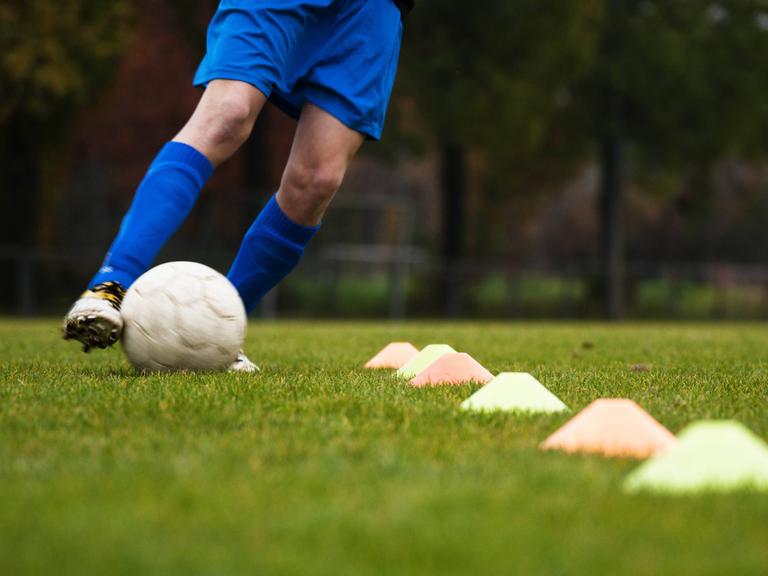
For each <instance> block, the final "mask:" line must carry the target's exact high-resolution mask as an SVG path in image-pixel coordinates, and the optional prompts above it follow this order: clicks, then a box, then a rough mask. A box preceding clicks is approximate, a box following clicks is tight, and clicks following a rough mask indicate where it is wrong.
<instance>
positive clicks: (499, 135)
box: [401, 0, 603, 313]
mask: <svg viewBox="0 0 768 576" xmlns="http://www.w3.org/2000/svg"><path fill="white" fill-rule="evenodd" d="M602 18H603V6H602V2H601V1H599V0H584V1H582V2H571V1H569V0H552V1H549V2H537V1H536V0H520V1H515V2H510V1H508V0H477V1H476V2H474V3H473V4H472V5H471V6H468V5H467V3H466V2H462V1H457V0H422V1H420V2H419V4H418V6H417V10H416V11H414V13H413V15H412V18H411V19H409V21H408V22H407V23H406V37H407V40H406V47H405V50H404V51H403V58H402V80H401V86H402V87H403V90H404V91H405V92H407V93H409V94H412V95H413V97H414V99H415V100H416V102H417V104H418V106H419V110H420V114H421V116H422V117H423V118H424V120H425V121H426V123H427V125H428V126H429V129H430V132H431V133H432V134H433V135H434V137H435V138H436V140H437V142H438V149H439V150H440V154H441V158H442V163H443V166H444V168H443V170H442V175H443V176H442V179H443V185H442V187H443V214H444V216H443V231H442V242H443V245H442V250H441V255H442V262H443V269H444V271H445V277H444V281H443V286H444V287H445V289H446V293H445V295H444V302H445V303H446V306H447V312H449V313H457V312H458V311H459V310H458V308H459V302H460V301H461V285H460V282H459V279H460V278H461V274H460V273H456V267H457V266H458V265H459V263H460V261H461V260H462V258H463V256H464V253H463V250H464V247H465V239H464V229H465V223H464V220H465V208H464V205H463V204H462V199H463V198H464V197H465V196H466V182H465V178H466V172H467V170H466V166H465V165H466V155H467V151H468V150H480V151H482V153H483V154H484V155H486V156H487V157H488V158H489V159H490V163H491V165H492V167H493V170H494V171H495V172H496V173H504V174H506V175H511V174H515V175H518V176H519V175H520V173H521V172H524V171H525V170H531V169H532V164H533V163H536V161H537V160H540V159H541V158H542V152H543V151H544V150H550V152H552V153H553V154H564V155H565V156H568V157H571V156H572V155H573V153H574V152H575V151H576V149H579V148H580V147H581V146H582V143H581V142H576V141H575V140H572V141H569V142H565V141H563V140H561V139H560V137H559V133H560V132H561V130H562V126H561V121H562V117H563V112H564V111H565V110H566V109H567V108H568V107H569V106H570V105H571V99H572V95H571V91H572V87H573V86H574V85H577V84H579V83H580V82H583V81H585V78H586V76H587V75H588V74H589V73H590V71H591V70H592V69H593V67H594V61H595V59H596V58H597V52H598V42H599V38H600V36H599V31H600V23H601V20H602ZM563 144H565V145H566V146H574V149H573V150H566V149H561V148H562V145H563Z"/></svg>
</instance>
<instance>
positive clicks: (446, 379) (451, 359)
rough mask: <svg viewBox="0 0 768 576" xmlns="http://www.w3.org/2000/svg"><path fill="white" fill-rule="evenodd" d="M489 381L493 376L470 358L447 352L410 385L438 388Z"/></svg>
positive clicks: (461, 353)
mask: <svg viewBox="0 0 768 576" xmlns="http://www.w3.org/2000/svg"><path fill="white" fill-rule="evenodd" d="M491 380H493V374H491V373H490V372H488V370H486V369H485V368H483V367H482V366H481V365H480V363H479V362H478V361H477V360H475V359H474V358H472V356H470V355H469V354H465V353H463V352H449V353H448V354H443V355H442V356H440V358H438V359H437V360H435V361H434V362H432V364H430V365H429V366H427V367H426V368H425V369H424V370H422V371H421V372H419V373H418V374H417V375H416V377H415V378H413V380H411V384H412V385H413V386H438V385H442V384H464V383H465V382H480V383H481V384H484V383H485V382H490V381H491Z"/></svg>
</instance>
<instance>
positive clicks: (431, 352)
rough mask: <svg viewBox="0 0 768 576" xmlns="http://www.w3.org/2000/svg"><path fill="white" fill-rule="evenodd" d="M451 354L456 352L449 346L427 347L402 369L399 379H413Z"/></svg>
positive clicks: (398, 374) (434, 345) (399, 372)
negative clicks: (444, 355)
mask: <svg viewBox="0 0 768 576" xmlns="http://www.w3.org/2000/svg"><path fill="white" fill-rule="evenodd" d="M449 352H456V350H454V349H453V348H451V347H450V346H448V344H430V345H429V346H425V347H424V348H423V349H422V350H421V351H420V352H419V353H418V354H416V356H414V357H413V358H411V360H410V361H409V362H408V363H407V364H406V365H405V366H403V367H402V368H400V369H399V370H398V371H397V372H396V374H397V376H398V377H399V378H413V377H414V376H416V375H417V374H418V373H419V372H421V371H422V370H424V369H425V368H426V367H427V366H429V365H430V364H432V362H434V361H435V360H437V359H438V358H440V356H442V355H443V354H448V353H449Z"/></svg>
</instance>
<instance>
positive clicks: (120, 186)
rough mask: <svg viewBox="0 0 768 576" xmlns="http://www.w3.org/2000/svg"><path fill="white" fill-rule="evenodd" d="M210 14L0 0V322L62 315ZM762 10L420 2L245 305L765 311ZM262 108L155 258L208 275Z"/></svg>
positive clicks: (282, 123) (272, 151)
mask: <svg viewBox="0 0 768 576" xmlns="http://www.w3.org/2000/svg"><path fill="white" fill-rule="evenodd" d="M215 7H216V2H215V1H213V0H133V1H128V0H115V1H112V2H102V1H100V0H66V1H61V0H56V1H54V0H27V1H25V2H18V1H13V0H10V1H9V0H0V170H1V176H0V276H1V277H2V278H3V280H4V281H3V282H2V283H0V313H4V314H22V315H37V314H61V313H63V312H64V311H65V309H66V307H67V305H68V304H69V303H70V301H71V300H72V299H73V298H74V297H75V296H76V295H77V294H78V293H79V291H80V290H81V289H82V287H83V285H84V283H85V282H86V281H87V279H88V278H89V277H90V275H91V274H92V272H93V271H94V270H95V268H96V267H97V266H98V264H99V262H100V260H101V258H102V256H103V254H104V252H105V250H106V248H107V247H108V245H109V243H110V241H111V238H112V236H113V235H114V233H115V232H116V230H117V226H118V224H119V221H120V218H121V216H122V214H123V212H124V210H125V209H126V207H127V205H128V203H129V202H130V199H131V196H132V193H133V190H134V188H135V186H136V185H137V183H138V182H139V180H140V179H141V177H142V175H143V172H144V170H145V169H146V167H147V165H148V163H149V161H150V160H151V158H152V157H153V156H154V154H155V153H156V151H157V150H158V149H159V148H160V146H161V145H162V144H163V142H165V141H167V140H168V139H170V138H172V137H173V135H174V134H175V132H176V131H177V130H178V129H179V128H180V126H181V125H182V123H183V122H184V121H185V120H186V118H187V117H188V115H189V114H190V112H191V111H192V110H193V108H194V106H195V103H196V101H197V98H198V97H199V92H198V91H197V90H195V89H194V88H192V87H191V78H192V75H193V73H194V70H195V67H196V65H197V63H198V62H199V60H200V58H201V57H202V55H203V53H204V50H205V28H206V24H207V21H208V19H209V18H210V16H211V15H212V13H213V11H214V10H215ZM767 88H768V4H766V3H765V2H764V1H761V0H753V1H748V0H744V1H735V0H734V1H730V2H709V1H708V2H705V1H697V0H691V1H688V2H661V1H637V0H602V1H601V0H582V1H580V2H572V1H568V0H549V1H547V2H540V1H537V0H514V1H512V0H476V1H475V2H472V3H471V4H469V3H467V2H464V1H459V0H440V1H438V0H419V2H418V3H417V6H416V9H415V10H414V11H413V12H412V13H411V15H410V16H409V17H408V19H407V20H406V22H405V35H404V43H403V49H402V55H401V70H400V75H399V78H398V82H397V84H396V87H395V92H394V95H393V99H392V103H391V106H390V111H389V117H388V125H387V128H386V130H385V134H384V141H383V142H382V143H370V144H366V145H365V147H364V149H363V151H362V153H361V154H360V156H359V157H358V158H357V159H356V161H355V163H354V165H353V166H352V168H351V170H350V173H349V175H348V177H347V179H346V181H345V184H344V186H343V187H342V190H341V192H340V193H339V195H338V197H337V200H336V201H335V204H334V207H333V208H332V210H331V212H330V213H329V215H328V218H327V220H326V222H325V226H324V230H323V232H322V233H321V234H320V235H319V237H318V239H317V241H316V242H315V243H314V244H313V245H312V247H311V249H310V250H309V252H308V254H307V258H306V259H305V261H304V262H303V263H302V265H301V266H300V267H299V269H298V270H297V271H296V273H295V274H293V275H292V276H291V277H290V278H289V279H288V280H287V281H286V282H285V283H284V284H283V285H282V286H281V287H280V288H279V289H277V290H275V291H273V292H272V293H271V294H270V295H269V296H268V297H267V298H266V299H265V300H264V303H263V305H262V307H261V308H260V310H259V314H260V315H262V316H267V317H274V316H302V317H331V316H341V317H394V318H400V317H405V316H408V317H445V316H452V317H467V316H471V317H490V318H506V317H530V318H536V317H611V318H615V319H621V318H625V317H634V318H646V317H667V318H766V317H768V263H767V262H766V255H767V254H768V162H766V158H767V157H768V98H766V96H765V95H766V93H768V90H767ZM292 131H293V123H292V121H291V120H289V119H288V118H287V117H285V116H283V115H282V114H281V113H280V112H278V111H277V110H274V109H268V110H267V111H266V112H265V113H264V114H263V116H262V117H261V118H260V120H259V122H258V124H257V127H256V130H255V132H254V134H253V136H252V138H251V139H250V141H249V142H248V144H247V145H246V146H244V147H243V149H242V150H241V151H240V152H239V153H238V154H237V155H236V156H235V157H234V158H233V159H232V160H230V161H229V162H228V163H227V164H225V165H224V166H223V167H222V168H221V169H220V170H219V171H218V172H217V174H216V176H215V177H214V178H213V179H212V180H211V182H210V184H209V186H208V187H207V189H206V191H205V192H204V194H203V196H202V198H201V201H200V203H199V206H198V207H197V208H196V209H195V211H194V212H193V214H192V216H191V218H190V220H189V221H188V222H187V224H186V225H185V226H184V228H183V229H182V230H181V231H180V233H179V234H178V235H177V236H176V237H175V238H174V240H173V241H172V242H171V244H170V245H169V246H168V248H167V249H166V250H165V251H164V252H163V253H162V255H161V258H162V260H169V259H187V260H198V261H202V262H205V263H208V264H210V265H212V266H214V267H216V268H218V269H219V270H222V271H226V269H227V267H228V265H229V261H230V260H231V258H232V256H233V254H234V252H235V250H236V248H237V246H238V244H239V240H240V238H241V236H242V234H243V233H244V232H245V230H246V229H247V227H248V226H249V224H250V222H251V220H252V219H253V218H254V217H255V215H256V214H257V212H258V210H259V208H260V206H261V205H262V204H263V203H264V202H265V201H266V199H267V198H268V197H269V195H270V194H271V193H272V192H273V191H274V189H275V188H276V186H277V183H278V181H279V176H280V172H281V170H282V167H283V165H284V162H285V159H286V156H287V152H288V148H289V146H290V141H291V137H292Z"/></svg>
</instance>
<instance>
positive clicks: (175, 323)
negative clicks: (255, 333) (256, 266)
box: [120, 262, 246, 372]
mask: <svg viewBox="0 0 768 576" xmlns="http://www.w3.org/2000/svg"><path fill="white" fill-rule="evenodd" d="M120 311H121V313H122V316H123V322H124V326H123V338H122V344H123V351H124V352H125V355H126V356H127V358H128V360H129V361H130V363H131V364H133V365H134V366H135V367H136V368H137V369H138V370H142V371H152V372H158V371H160V372H167V371H172V370H220V369H224V368H228V367H229V366H230V365H231V364H232V363H233V362H234V361H235V358H236V357H237V353H238V351H239V350H240V349H241V348H242V346H243V340H244V339H245V328H246V315H245V307H244V306H243V302H242V300H241V299H240V295H239V294H238V293H237V290H236V289H235V287H234V286H233V285H232V284H231V283H230V282H229V280H227V279H226V278H225V277H224V276H222V275H221V274H219V273H218V272H216V270H213V269H212V268H209V267H208V266H204V265H203V264H198V263H196V262H169V263H167V264H161V265H160V266H156V267H155V268H152V269H151V270H149V271H148V272H146V273H145V274H143V275H142V276H141V277H140V278H139V279H138V280H136V282H134V283H133V284H132V285H131V287H130V288H129V289H128V292H127V293H126V295H125V298H124V299H123V303H122V306H121V309H120Z"/></svg>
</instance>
